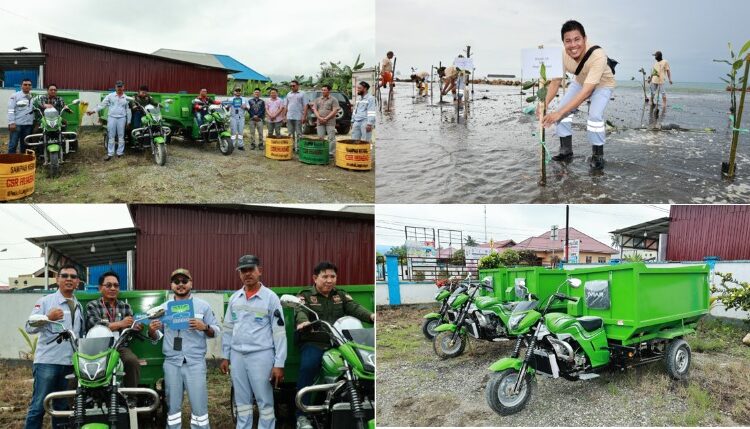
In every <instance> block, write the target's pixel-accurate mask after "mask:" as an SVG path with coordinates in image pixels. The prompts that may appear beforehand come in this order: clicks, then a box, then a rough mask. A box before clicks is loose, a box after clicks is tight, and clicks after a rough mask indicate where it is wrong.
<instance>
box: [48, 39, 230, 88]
mask: <svg viewBox="0 0 750 429" xmlns="http://www.w3.org/2000/svg"><path fill="white" fill-rule="evenodd" d="M42 50H43V51H44V52H45V53H46V54H47V61H46V65H45V67H44V84H45V85H48V84H51V83H54V84H57V86H58V87H59V88H60V89H83V90H97V91H105V90H107V89H112V88H114V86H115V82H116V81H118V80H122V81H123V82H125V85H126V90H137V89H138V87H139V86H140V85H142V84H145V85H148V86H149V90H150V91H152V92H179V91H186V92H188V93H197V92H198V91H199V90H200V89H201V88H206V89H208V91H209V92H211V93H215V94H222V95H223V94H225V93H226V91H227V73H226V71H223V70H219V69H208V68H203V67H200V66H195V67H193V66H190V65H188V64H181V63H175V62H172V61H168V60H161V59H158V58H153V57H148V56H142V55H135V54H127V53H124V52H115V51H110V50H107V49H104V48H97V47H93V46H86V45H81V44H76V43H70V42H66V41H64V40H56V39H46V41H45V43H44V46H42Z"/></svg>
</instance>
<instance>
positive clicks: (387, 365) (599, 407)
mask: <svg viewBox="0 0 750 429" xmlns="http://www.w3.org/2000/svg"><path fill="white" fill-rule="evenodd" d="M394 308H395V307H394ZM394 308H388V307H380V308H378V324H377V348H378V375H377V376H378V382H377V396H378V397H377V403H378V408H377V424H378V426H379V427H386V426H747V425H750V372H749V371H748V368H749V367H750V347H747V346H744V345H742V343H741V339H742V337H743V336H744V334H745V333H747V331H748V329H750V327H748V326H745V327H737V326H733V325H729V324H726V323H725V322H721V321H719V320H717V319H704V320H703V321H701V323H700V325H699V330H698V333H697V334H696V335H692V336H691V337H690V338H688V339H687V340H688V342H689V343H690V345H691V347H692V351H693V362H692V367H691V373H690V378H689V380H688V381H687V382H685V383H682V382H675V381H672V380H671V379H670V378H668V376H667V375H666V372H665V370H664V365H663V364H662V363H661V362H655V363H651V364H648V365H644V366H641V367H637V368H632V369H630V370H627V371H624V372H608V373H603V374H602V375H601V377H599V378H596V379H593V380H590V381H577V382H570V381H566V380H563V379H558V380H552V379H546V378H542V377H539V378H538V379H537V380H538V381H537V385H536V388H535V390H534V392H533V393H532V397H531V399H530V401H529V402H528V404H527V406H526V408H525V409H524V410H523V411H521V412H520V413H518V414H515V415H512V416H506V417H503V416H500V415H498V414H495V413H494V412H493V411H492V410H491V409H490V408H489V406H488V405H487V403H486V401H485V397H484V389H485V385H486V383H487V380H488V374H489V371H488V368H489V366H490V364H492V363H493V362H495V361H496V360H498V359H500V358H502V357H506V356H508V355H510V353H511V351H512V346H513V345H512V343H510V342H504V343H489V342H479V341H472V342H470V346H469V347H467V350H466V351H465V352H464V354H463V355H462V356H460V357H457V358H454V359H450V360H445V361H442V360H440V359H439V358H438V357H437V356H436V355H435V353H434V351H433V349H432V342H429V341H427V340H426V339H425V338H424V336H423V335H422V333H421V330H420V323H421V316H422V315H424V314H425V313H427V312H429V311H434V310H432V308H433V307H431V306H426V305H423V306H402V307H399V308H397V309H394ZM522 353H523V352H522Z"/></svg>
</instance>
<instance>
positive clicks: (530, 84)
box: [523, 80, 536, 91]
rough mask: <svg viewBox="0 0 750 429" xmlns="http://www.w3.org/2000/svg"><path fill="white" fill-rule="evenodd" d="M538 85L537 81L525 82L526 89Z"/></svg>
mask: <svg viewBox="0 0 750 429" xmlns="http://www.w3.org/2000/svg"><path fill="white" fill-rule="evenodd" d="M534 85H536V81H533V80H529V81H526V82H524V83H523V89H524V91H525V90H527V89H531V87H532V86H534Z"/></svg>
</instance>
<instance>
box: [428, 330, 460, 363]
mask: <svg viewBox="0 0 750 429" xmlns="http://www.w3.org/2000/svg"><path fill="white" fill-rule="evenodd" d="M452 336H453V332H451V331H442V332H439V333H438V334H437V335H435V338H433V340H432V348H433V349H435V354H436V355H438V357H439V358H440V359H450V358H454V357H457V356H461V354H462V353H463V352H464V349H465V348H466V342H467V341H468V338H467V337H466V335H460V334H459V335H457V336H456V341H455V342H454V343H453V344H450V342H451V337H452Z"/></svg>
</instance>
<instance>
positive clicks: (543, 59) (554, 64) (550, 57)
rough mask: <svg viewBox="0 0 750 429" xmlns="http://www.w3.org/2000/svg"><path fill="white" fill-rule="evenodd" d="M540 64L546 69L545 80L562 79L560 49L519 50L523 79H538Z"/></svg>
mask: <svg viewBox="0 0 750 429" xmlns="http://www.w3.org/2000/svg"><path fill="white" fill-rule="evenodd" d="M542 63H544V67H545V68H546V69H547V80H550V79H555V78H561V77H563V64H562V48H544V49H523V50H521V65H522V66H521V75H522V76H523V78H524V79H527V80H529V79H538V78H539V67H540V66H541V65H542Z"/></svg>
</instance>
